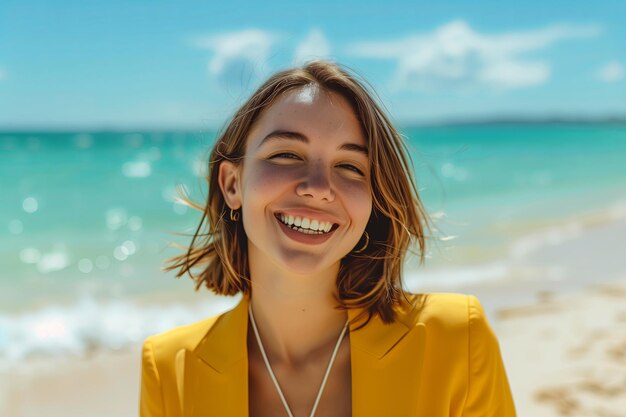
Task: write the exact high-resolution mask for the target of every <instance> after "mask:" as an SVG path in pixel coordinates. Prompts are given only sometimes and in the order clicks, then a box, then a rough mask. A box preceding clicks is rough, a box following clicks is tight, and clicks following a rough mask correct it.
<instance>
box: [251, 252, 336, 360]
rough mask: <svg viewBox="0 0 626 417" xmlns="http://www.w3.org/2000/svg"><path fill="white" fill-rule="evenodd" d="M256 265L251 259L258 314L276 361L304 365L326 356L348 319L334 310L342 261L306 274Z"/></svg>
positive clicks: (263, 336)
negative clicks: (333, 265)
mask: <svg viewBox="0 0 626 417" xmlns="http://www.w3.org/2000/svg"><path fill="white" fill-rule="evenodd" d="M255 264H256V263H253V262H251V263H250V275H251V278H252V294H251V304H252V312H253V314H254V318H255V321H256V324H257V327H258V328H259V333H260V335H261V339H262V342H263V345H264V348H265V350H266V352H267V354H268V355H269V357H270V358H272V361H273V362H279V363H283V364H286V365H291V366H298V365H299V364H302V363H306V362H307V361H309V360H310V359H311V358H315V357H316V356H318V355H322V356H326V355H327V354H328V351H329V350H332V348H333V347H334V344H335V343H336V341H337V337H338V336H339V334H340V333H341V329H342V328H343V326H344V325H345V323H346V320H347V318H348V315H347V313H346V312H345V311H342V310H337V309H336V308H334V307H335V306H336V301H335V299H334V297H333V294H334V293H335V292H336V284H335V282H336V277H337V273H338V270H339V267H338V265H337V266H336V267H333V268H331V269H329V270H327V271H320V272H318V273H316V274H315V275H314V276H304V275H293V274H289V273H288V272H285V271H281V270H277V269H275V268H271V266H268V265H267V263H261V264H260V265H255Z"/></svg>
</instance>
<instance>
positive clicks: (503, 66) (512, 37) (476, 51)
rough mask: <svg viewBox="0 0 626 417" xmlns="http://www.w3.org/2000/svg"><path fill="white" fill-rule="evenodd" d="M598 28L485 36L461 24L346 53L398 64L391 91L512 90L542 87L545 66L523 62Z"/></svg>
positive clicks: (537, 61) (361, 45)
mask: <svg viewBox="0 0 626 417" xmlns="http://www.w3.org/2000/svg"><path fill="white" fill-rule="evenodd" d="M599 33H600V28H599V27H596V26H571V25H553V26H549V27H546V28H543V29H537V30H529V31H523V32H508V33H502V34H495V35H491V34H483V33H479V32H477V31H475V30H474V29H472V28H471V27H470V26H469V25H468V24H467V23H466V22H464V21H462V20H456V21H452V22H450V23H447V24H445V25H443V26H441V27H439V28H437V29H435V30H434V31H433V32H430V33H426V34H416V35H412V36H408V37H405V38H402V39H396V40H389V41H375V42H360V43H356V44H353V45H351V46H350V48H349V50H348V51H347V52H348V53H350V54H352V55H354V56H359V57H365V58H374V59H388V60H394V61H396V63H397V68H396V72H395V75H394V79H393V81H392V87H395V88H397V89H401V88H402V89H404V88H413V89H433V88H450V87H459V86H461V87H467V86H471V85H483V86H485V85H486V86H489V87H493V88H496V89H514V88H523V87H530V86H535V85H540V84H543V83H545V82H546V81H547V80H548V79H549V77H550V72H551V67H550V64H549V62H547V61H545V60H540V59H528V58H524V57H522V55H523V54H524V53H528V52H533V51H538V50H541V49H545V48H547V47H549V46H550V45H552V44H554V43H556V42H558V41H560V40H564V39H571V38H589V37H594V36H597V35H598V34H599Z"/></svg>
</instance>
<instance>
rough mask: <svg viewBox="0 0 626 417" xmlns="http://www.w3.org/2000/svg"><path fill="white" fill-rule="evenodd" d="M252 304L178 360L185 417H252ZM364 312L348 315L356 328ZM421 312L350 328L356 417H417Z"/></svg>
mask: <svg viewBox="0 0 626 417" xmlns="http://www.w3.org/2000/svg"><path fill="white" fill-rule="evenodd" d="M248 303H249V299H248V297H247V296H244V297H243V298H242V300H241V302H240V303H239V304H238V305H237V306H236V307H235V308H234V309H233V310H231V311H229V312H226V313H224V314H223V315H222V316H220V317H219V318H218V319H217V321H216V322H215V323H214V324H213V325H212V326H211V328H210V330H209V331H208V332H207V334H206V336H205V337H204V338H203V339H202V340H201V341H200V343H199V344H198V345H197V346H196V348H195V349H194V350H185V351H181V352H179V355H177V357H176V368H177V377H178V381H177V382H178V391H179V395H180V397H182V407H183V408H182V415H183V416H184V417H200V416H202V417H211V416H222V417H230V416H233V417H247V416H248V350H247V331H248ZM360 312H361V310H348V317H349V319H350V321H351V322H352V321H353V320H354V319H355V317H357V316H358V315H359V313H360ZM417 314H418V310H416V309H415V308H409V309H406V308H404V309H399V310H398V320H397V321H395V322H394V323H392V324H385V323H383V322H382V320H381V319H380V318H379V317H378V316H374V317H373V318H372V319H371V320H370V322H369V323H368V324H367V325H366V326H365V327H363V328H361V329H359V330H355V328H356V327H358V325H359V324H360V322H356V323H352V324H351V325H350V355H351V359H350V360H351V373H352V415H354V416H383V415H413V414H415V410H416V407H417V396H418V393H419V388H420V380H421V370H422V365H423V359H424V345H425V337H426V331H425V326H424V324H422V323H419V324H415V323H416V315H417Z"/></svg>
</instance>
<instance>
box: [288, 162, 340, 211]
mask: <svg viewBox="0 0 626 417" xmlns="http://www.w3.org/2000/svg"><path fill="white" fill-rule="evenodd" d="M296 192H297V194H298V195H299V196H302V197H312V198H315V199H316V200H325V201H329V202H330V201H333V200H334V199H335V191H334V190H333V187H332V183H331V179H330V172H329V171H328V169H327V168H325V167H323V166H321V164H313V165H311V166H309V167H308V169H307V175H306V176H305V177H304V178H303V179H302V181H301V182H300V184H298V187H297V188H296Z"/></svg>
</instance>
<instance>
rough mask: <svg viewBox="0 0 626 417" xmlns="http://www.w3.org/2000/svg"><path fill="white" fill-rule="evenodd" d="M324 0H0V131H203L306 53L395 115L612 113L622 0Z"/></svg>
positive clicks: (623, 98)
mask: <svg viewBox="0 0 626 417" xmlns="http://www.w3.org/2000/svg"><path fill="white" fill-rule="evenodd" d="M335 3H336V2H330V1H316V2H298V1H288V2H287V1H265V2H260V1H257V2H253V1H220V2H211V1H159V0H150V1H131V0H126V1H117V0H110V1H106V2H98V1H88V0H82V1H74V0H57V1H50V0H48V1H23V0H22V1H14V0H2V2H0V128H12V127H21V128H31V127H35V128H48V127H55V128H81V129H82V128H186V127H189V128H206V127H218V126H220V125H221V124H222V123H223V122H224V121H225V120H226V119H227V118H228V116H229V115H230V114H231V113H232V111H233V110H234V109H235V108H236V106H237V105H239V104H240V103H241V102H242V101H243V100H244V99H245V98H246V96H247V94H249V93H250V92H251V91H252V90H253V89H254V88H255V87H256V86H258V84H259V83H260V82H261V81H262V80H264V79H265V78H266V77H267V76H268V75H269V74H271V73H272V72H273V71H276V70H279V69H283V68H286V67H289V66H292V65H294V64H298V63H301V62H303V61H305V60H306V59H310V58H314V57H320V58H330V59H333V60H336V61H338V62H340V63H343V64H345V65H347V66H348V67H350V68H353V69H354V70H355V71H356V72H358V73H359V74H360V75H362V76H363V77H365V78H366V79H367V80H369V81H370V83H371V84H372V85H373V86H374V87H375V89H376V90H377V92H378V94H379V95H380V97H381V99H382V101H383V103H384V104H385V105H386V107H387V108H388V109H389V111H390V112H391V114H392V117H393V118H394V119H395V120H397V121H399V122H401V123H413V122H432V121H445V120H450V119H472V118H489V117H498V116H500V117H501V116H506V117H508V116H532V117H551V116H600V117H602V116H611V115H625V114H626V76H625V72H626V25H624V24H623V21H625V20H626V2H624V1H622V0H620V1H616V0H615V1H612V0H608V1H596V2H588V1H580V0H570V1H560V0H554V1H549V2H547V1H545V0H544V1H530V0H529V1H525V2H515V3H514V4H513V3H512V2H502V1H499V2H496V1H430V2H426V1H410V2H409V1H406V2H403V1H388V2H384V4H383V2H364V1H360V2H357V1H342V2H340V4H339V5H336V4H335ZM545 3H547V4H545Z"/></svg>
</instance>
